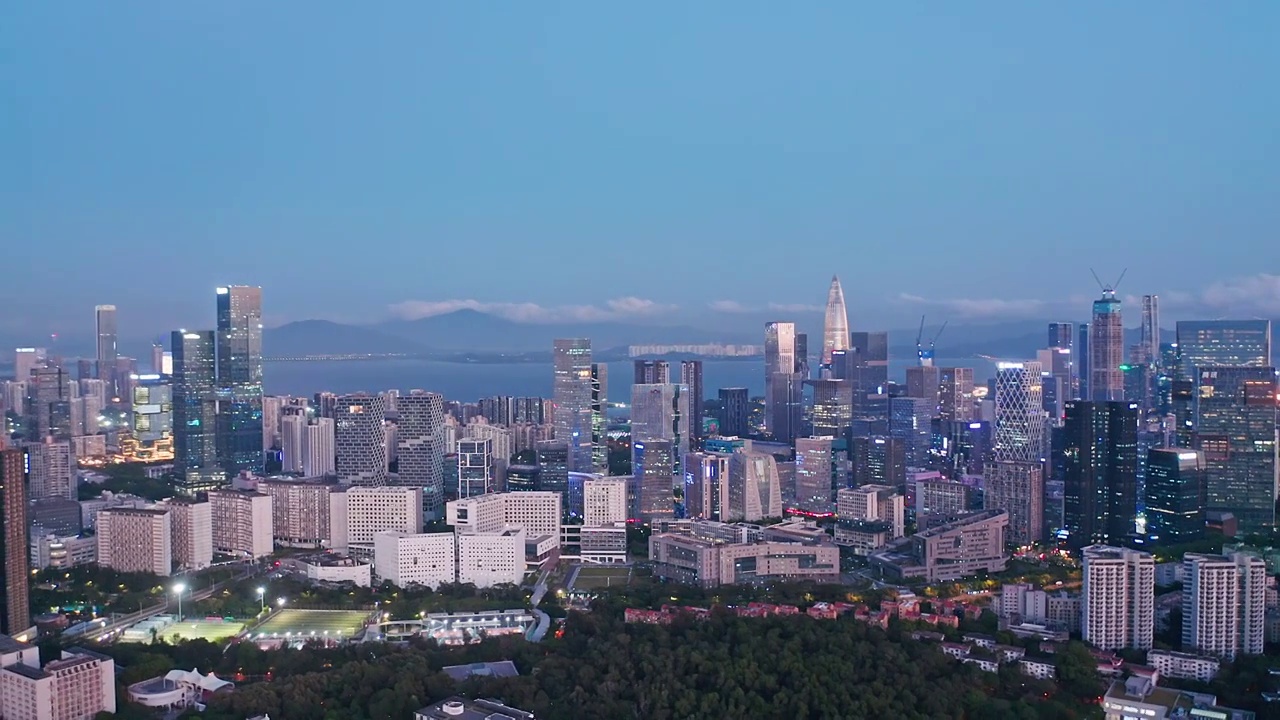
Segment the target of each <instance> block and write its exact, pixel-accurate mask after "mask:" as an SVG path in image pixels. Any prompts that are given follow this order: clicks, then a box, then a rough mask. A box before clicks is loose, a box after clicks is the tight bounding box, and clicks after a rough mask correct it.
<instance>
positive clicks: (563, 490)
mask: <svg viewBox="0 0 1280 720" xmlns="http://www.w3.org/2000/svg"><path fill="white" fill-rule="evenodd" d="M534 452H535V454H536V456H537V459H538V489H539V490H546V491H549V492H558V493H560V497H561V498H563V501H564V505H565V507H568V505H569V446H568V444H567V443H563V442H561V441H559V440H539V441H538V442H537V443H535V444H534Z"/></svg>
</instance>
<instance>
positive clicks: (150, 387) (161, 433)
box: [129, 374, 173, 445]
mask: <svg viewBox="0 0 1280 720" xmlns="http://www.w3.org/2000/svg"><path fill="white" fill-rule="evenodd" d="M129 380H130V381H131V383H132V385H133V389H132V392H131V393H130V395H131V398H132V403H131V408H132V415H131V417H130V421H129V429H130V431H132V433H133V437H134V439H135V440H137V441H138V442H140V443H143V444H145V445H155V443H157V442H160V441H167V440H169V439H170V438H171V437H172V436H173V386H172V384H171V383H170V380H169V378H168V377H166V376H163V375H154V374H148V375H136V374H135V375H131V376H130V377H129Z"/></svg>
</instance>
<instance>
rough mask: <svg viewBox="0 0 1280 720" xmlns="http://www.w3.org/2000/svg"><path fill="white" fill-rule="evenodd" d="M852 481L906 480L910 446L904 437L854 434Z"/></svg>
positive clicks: (889, 482) (899, 484)
mask: <svg viewBox="0 0 1280 720" xmlns="http://www.w3.org/2000/svg"><path fill="white" fill-rule="evenodd" d="M849 455H850V458H849V459H850V462H851V463H852V465H853V473H852V477H851V480H852V484H853V485H870V484H876V485H893V486H894V487H905V486H906V484H907V450H906V443H905V442H904V441H903V440H902V438H895V437H855V438H853V442H852V444H851V447H850V452H849Z"/></svg>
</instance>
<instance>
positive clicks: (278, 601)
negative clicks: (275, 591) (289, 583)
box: [276, 597, 284, 607]
mask: <svg viewBox="0 0 1280 720" xmlns="http://www.w3.org/2000/svg"><path fill="white" fill-rule="evenodd" d="M276 605H277V606H279V607H284V598H282V597H278V598H276Z"/></svg>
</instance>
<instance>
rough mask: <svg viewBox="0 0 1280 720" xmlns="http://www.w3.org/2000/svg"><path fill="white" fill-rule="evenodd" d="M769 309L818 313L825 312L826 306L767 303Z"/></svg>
mask: <svg viewBox="0 0 1280 720" xmlns="http://www.w3.org/2000/svg"><path fill="white" fill-rule="evenodd" d="M769 309H770V310H776V311H778V312H789V313H820V312H826V308H824V307H820V306H818V305H805V304H803V303H769Z"/></svg>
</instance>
